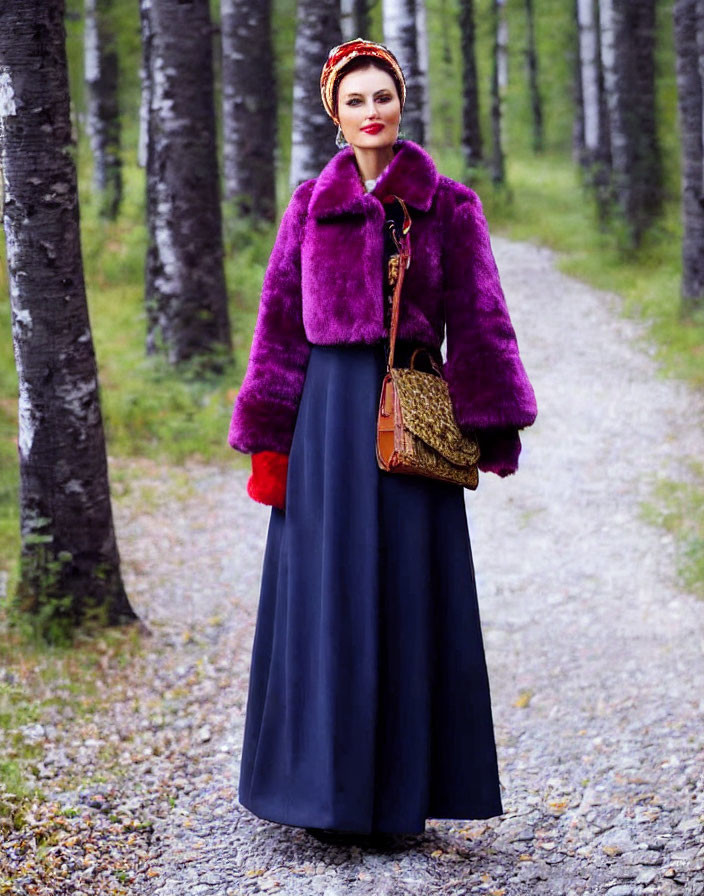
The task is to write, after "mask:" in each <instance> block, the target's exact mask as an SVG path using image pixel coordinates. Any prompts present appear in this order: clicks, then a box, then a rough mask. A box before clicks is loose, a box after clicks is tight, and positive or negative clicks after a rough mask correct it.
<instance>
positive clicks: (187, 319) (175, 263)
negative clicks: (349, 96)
mask: <svg viewBox="0 0 704 896" xmlns="http://www.w3.org/2000/svg"><path fill="white" fill-rule="evenodd" d="M140 5H141V13H142V37H143V40H144V46H145V50H144V64H145V68H146V71H147V75H146V78H145V85H144V89H145V90H146V91H147V92H148V93H149V98H148V109H149V114H148V121H147V124H148V127H147V132H148V133H147V222H148V229H149V248H148V252H147V263H146V278H145V279H146V305H147V319H148V326H149V328H150V329H149V331H148V334H147V350H148V351H155V350H158V349H159V348H161V347H163V348H164V350H165V351H166V353H167V355H168V359H169V361H170V362H171V363H173V364H177V363H181V362H184V361H189V360H191V359H197V360H198V361H199V362H202V363H204V364H206V365H209V366H215V367H217V366H218V365H219V364H220V363H221V362H222V360H223V356H224V355H225V354H228V353H229V351H230V324H229V318H228V309H227V292H226V289H225V274H224V268H223V247H222V221H221V214H220V193H219V181H218V163H217V153H216V144H215V108H214V97H213V59H212V38H213V32H212V26H211V23H210V9H209V2H208V0H140Z"/></svg>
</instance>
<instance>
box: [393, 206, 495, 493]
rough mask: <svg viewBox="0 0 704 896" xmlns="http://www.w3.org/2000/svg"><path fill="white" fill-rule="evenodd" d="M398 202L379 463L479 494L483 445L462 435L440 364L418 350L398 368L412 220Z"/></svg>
mask: <svg viewBox="0 0 704 896" xmlns="http://www.w3.org/2000/svg"><path fill="white" fill-rule="evenodd" d="M394 198H396V199H397V200H398V201H399V203H400V204H401V207H402V209H403V214H404V221H403V225H402V228H401V236H400V238H399V237H398V235H397V233H396V231H395V229H394V230H392V234H393V238H394V241H395V243H396V246H397V248H398V267H397V273H396V282H395V284H394V291H393V299H392V308H391V326H390V328H389V355H388V361H387V366H386V375H385V376H384V380H383V383H382V386H381V395H380V397H379V413H378V417H377V433H376V458H377V462H378V464H379V467H380V468H381V469H382V470H385V471H386V472H388V473H406V474H411V475H416V476H427V477H429V478H431V479H439V480H441V481H442V482H453V483H457V484H459V485H463V486H464V487H465V488H469V489H475V488H476V487H477V484H478V482H479V473H478V470H477V461H478V460H479V444H478V443H477V440H476V438H475V437H473V436H467V435H464V434H463V433H462V432H461V431H460V428H459V427H458V425H457V421H456V420H455V415H454V412H453V410H452V402H451V400H450V391H449V389H448V385H447V382H446V381H445V378H444V377H443V375H442V371H441V370H440V367H439V366H438V364H437V362H436V361H435V359H434V358H433V357H432V355H431V354H430V352H428V350H427V349H425V348H417V349H416V350H415V351H414V352H413V355H412V356H411V360H410V365H409V367H408V368H401V367H394V355H395V349H396V336H397V333H398V321H399V314H400V304H401V287H402V285H403V278H404V275H405V272H406V269H407V268H408V265H409V264H410V261H411V243H410V236H409V231H410V228H411V217H410V215H409V214H408V209H407V208H406V204H405V203H404V201H403V200H402V199H400V198H399V197H398V196H396V197H394ZM422 353H425V354H426V355H427V356H428V358H429V359H430V366H431V371H432V372H426V371H423V370H419V369H416V361H417V358H418V357H419V356H420V355H421V354H422Z"/></svg>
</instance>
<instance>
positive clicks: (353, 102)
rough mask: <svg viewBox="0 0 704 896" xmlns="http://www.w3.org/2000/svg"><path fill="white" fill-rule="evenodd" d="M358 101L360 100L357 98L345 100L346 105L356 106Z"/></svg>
mask: <svg viewBox="0 0 704 896" xmlns="http://www.w3.org/2000/svg"><path fill="white" fill-rule="evenodd" d="M359 103H360V100H358V99H351V100H347V105H348V106H358V105H359Z"/></svg>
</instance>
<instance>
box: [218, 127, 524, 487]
mask: <svg viewBox="0 0 704 896" xmlns="http://www.w3.org/2000/svg"><path fill="white" fill-rule="evenodd" d="M389 194H395V195H397V196H400V197H401V198H402V199H404V200H405V201H406V203H407V204H408V206H409V209H410V212H411V216H412V219H413V225H412V227H411V245H412V260H411V264H410V267H409V268H408V272H407V274H406V278H405V280H404V285H403V297H402V305H401V321H400V325H399V338H400V339H404V340H414V341H417V342H419V343H421V344H423V345H427V346H432V347H439V346H440V345H441V343H442V341H443V336H444V334H445V331H446V333H447V361H446V363H445V376H446V378H447V381H448V384H449V388H450V395H451V397H452V403H453V406H454V410H455V415H456V418H457V422H458V424H459V426H460V427H461V428H463V429H474V430H476V431H477V432H478V435H479V442H480V447H481V451H482V460H481V462H480V467H481V468H482V469H484V470H490V471H492V472H495V473H498V474H499V475H506V474H508V473H513V472H515V470H516V469H517V467H518V455H519V453H520V449H521V443H520V439H519V437H518V429H520V428H522V427H524V426H529V425H530V424H531V423H532V422H533V420H534V419H535V416H536V404H535V396H534V394H533V389H532V387H531V385H530V382H529V381H528V377H527V375H526V372H525V370H524V368H523V364H522V363H521V359H520V357H519V354H518V345H517V343H516V336H515V333H514V330H513V327H512V325H511V321H510V318H509V315H508V310H507V308H506V302H505V300H504V296H503V292H502V290H501V285H500V283H499V275H498V271H497V269H496V263H495V261H494V256H493V254H492V251H491V244H490V242H489V232H488V229H487V224H486V220H485V218H484V215H483V212H482V207H481V203H480V201H479V198H478V197H477V195H476V194H475V193H474V192H473V191H472V190H470V189H469V188H468V187H465V186H463V185H462V184H460V183H457V182H456V181H453V180H451V179H450V178H448V177H444V176H442V175H439V174H438V172H437V169H436V167H435V164H434V162H433V160H432V159H431V158H430V156H429V155H428V154H427V153H426V152H425V151H424V150H423V149H421V148H420V146H418V145H416V144H415V143H411V142H410V141H408V140H406V141H400V142H399V143H398V144H397V147H396V154H395V156H394V158H393V160H392V161H391V163H390V165H389V166H388V168H386V170H385V171H384V172H383V173H382V175H381V177H380V178H379V180H378V182H377V185H376V187H375V188H374V190H373V192H371V193H365V190H364V187H363V185H362V183H361V179H360V177H359V174H358V171H357V166H356V163H355V160H354V155H353V153H352V150H351V149H350V148H347V149H344V150H343V151H341V152H339V153H338V154H337V155H335V156H334V157H333V159H332V160H331V161H330V162H329V163H328V164H327V165H326V166H325V168H324V169H323V171H322V172H321V174H320V176H319V177H317V178H315V179H313V180H309V181H306V182H305V183H303V184H301V186H299V187H298V188H297V189H296V191H295V192H294V194H293V196H292V197H291V201H290V203H289V206H288V208H287V209H286V212H285V214H284V217H283V219H282V221H281V226H280V228H279V233H278V236H277V238H276V242H275V244H274V248H273V250H272V253H271V258H270V260H269V266H268V268H267V271H266V276H265V278H264V286H263V289H262V297H261V303H260V307H259V315H258V318H257V324H256V327H255V330H254V339H253V342H252V350H251V354H250V358H249V364H248V366H247V371H246V373H245V377H244V381H243V383H242V388H241V389H240V391H239V394H238V395H237V399H236V401H235V407H234V412H233V415H232V422H231V424H230V434H229V442H230V445H231V446H232V447H233V448H236V449H238V450H239V451H244V452H248V453H254V452H259V451H277V452H282V453H284V454H287V453H288V452H289V449H290V446H291V440H292V438H293V428H294V424H295V421H296V414H297V412H298V405H299V401H300V398H301V392H302V390H303V381H304V379H305V374H306V366H307V363H308V357H309V354H310V346H311V344H315V345H330V344H338V343H377V342H380V341H382V340H384V339H386V338H388V332H387V330H386V328H385V326H384V296H383V275H382V271H383V250H384V242H383V240H384V235H383V226H384V219H385V213H384V208H383V206H382V202H381V200H382V199H383V197H385V196H387V195H389Z"/></svg>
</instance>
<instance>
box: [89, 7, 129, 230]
mask: <svg viewBox="0 0 704 896" xmlns="http://www.w3.org/2000/svg"><path fill="white" fill-rule="evenodd" d="M111 16H112V0H85V30H84V64H85V74H84V79H85V84H86V94H87V98H88V115H87V130H88V137H89V139H90V147H91V151H92V154H93V184H94V186H95V189H96V191H97V192H98V193H99V194H101V200H102V201H101V213H102V214H103V215H104V216H105V217H108V218H114V217H116V215H117V212H118V210H119V207H120V203H121V201H122V160H121V157H120V136H121V135H120V130H121V122H120V104H119V92H118V80H119V66H118V58H117V48H116V45H115V32H114V28H113V23H112V18H111Z"/></svg>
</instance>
